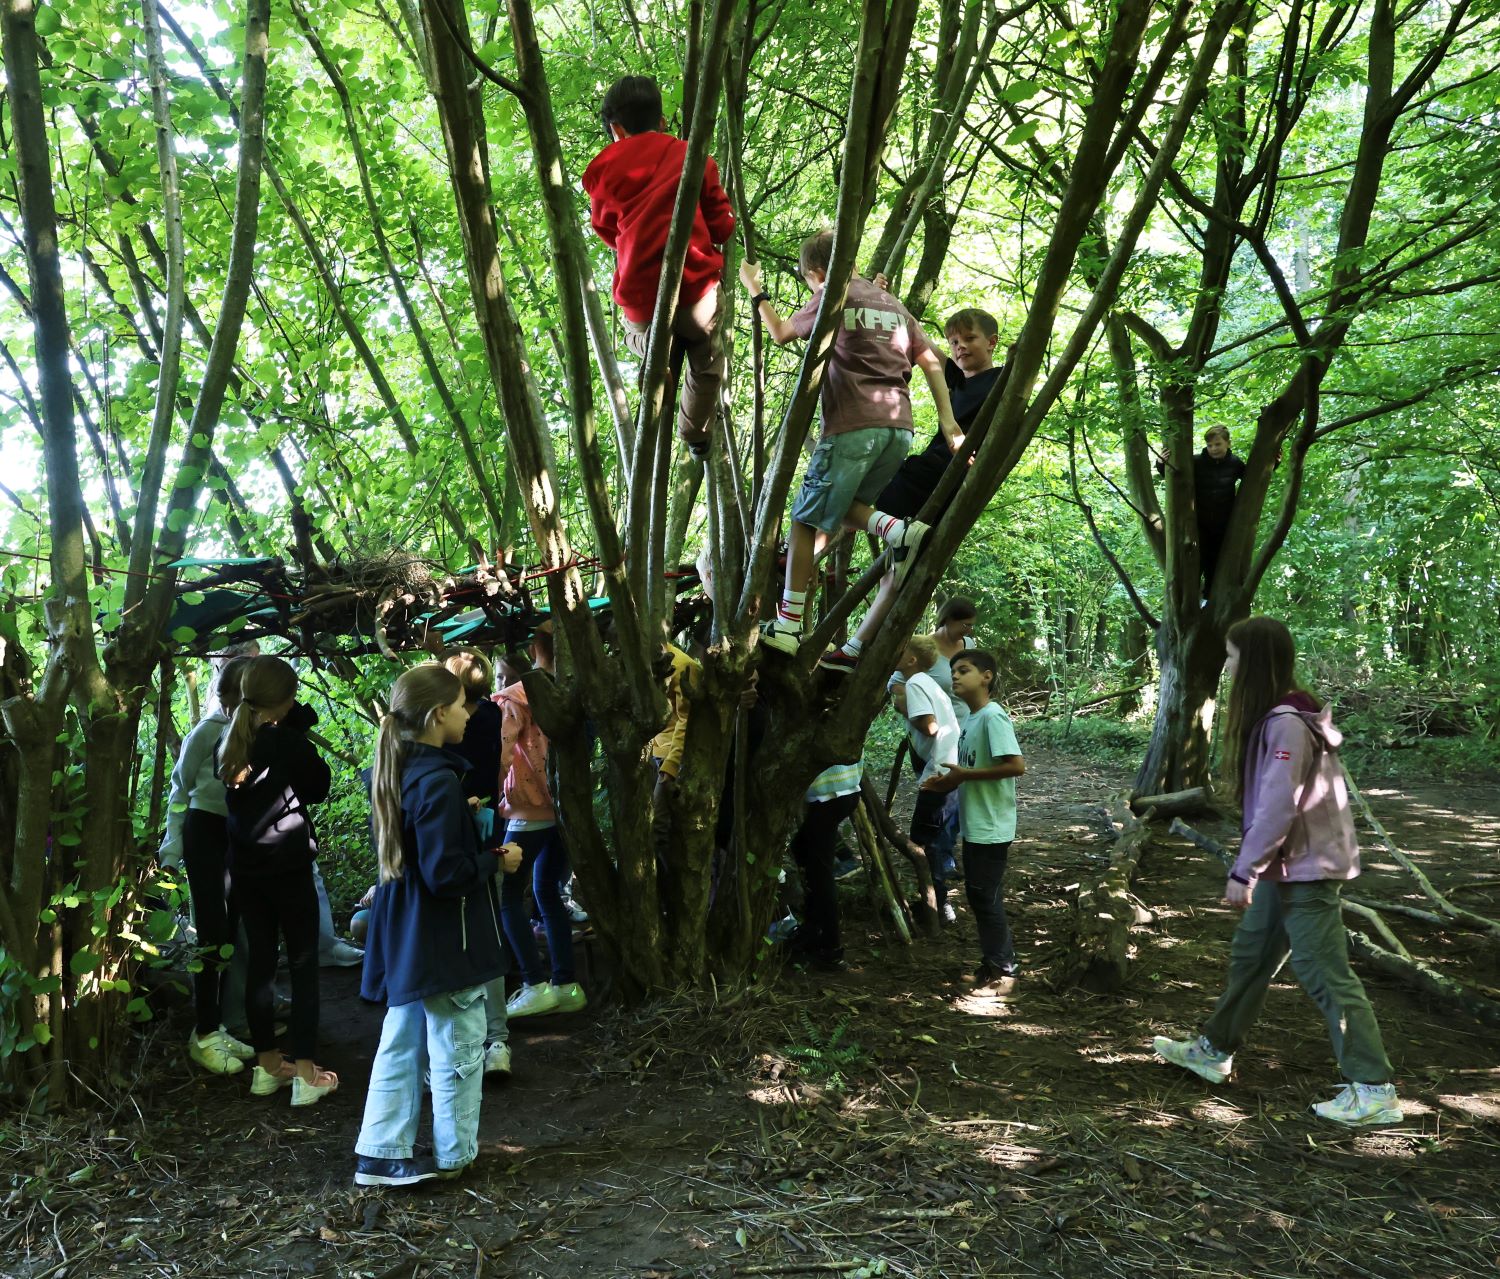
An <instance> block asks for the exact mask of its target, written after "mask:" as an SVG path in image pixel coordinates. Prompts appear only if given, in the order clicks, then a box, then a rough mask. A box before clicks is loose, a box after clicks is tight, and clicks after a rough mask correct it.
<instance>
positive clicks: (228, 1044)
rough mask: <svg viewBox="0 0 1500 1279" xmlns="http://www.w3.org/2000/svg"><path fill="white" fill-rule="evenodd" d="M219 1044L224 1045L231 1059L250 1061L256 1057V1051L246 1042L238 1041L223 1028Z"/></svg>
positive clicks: (220, 1032) (221, 1027) (220, 1028)
mask: <svg viewBox="0 0 1500 1279" xmlns="http://www.w3.org/2000/svg"><path fill="white" fill-rule="evenodd" d="M219 1042H220V1043H222V1044H223V1045H224V1047H225V1049H226V1050H227V1051H228V1053H229V1055H230V1056H231V1057H238V1058H239V1059H240V1060H241V1061H249V1060H250V1059H251V1058H252V1057H254V1056H255V1049H253V1048H252V1047H250V1045H249V1044H247V1043H245V1042H244V1040H242V1039H236V1038H235V1037H234V1036H233V1035H231V1034H230V1033H229V1032H228V1031H227V1030H225V1029H224V1027H223V1026H220V1027H219Z"/></svg>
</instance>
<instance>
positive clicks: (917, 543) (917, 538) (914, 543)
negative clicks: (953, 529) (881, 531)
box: [890, 520, 932, 586]
mask: <svg viewBox="0 0 1500 1279" xmlns="http://www.w3.org/2000/svg"><path fill="white" fill-rule="evenodd" d="M931 531H932V530H931V528H929V527H928V526H927V525H926V524H923V523H922V521H921V520H907V521H906V523H905V524H903V525H902V527H901V530H900V532H898V533H897V534H896V535H895V536H894V537H893V538H892V539H891V542H890V547H891V558H892V560H894V561H895V565H896V585H897V586H900V585H901V583H902V582H904V581H906V575H907V574H908V573H910V572H911V570H912V565H913V564H915V563H916V562H917V552H918V551H920V550H921V549H922V541H923V539H924V538H925V537H926V536H927V534H928V533H930V532H931Z"/></svg>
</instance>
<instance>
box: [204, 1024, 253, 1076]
mask: <svg viewBox="0 0 1500 1279" xmlns="http://www.w3.org/2000/svg"><path fill="white" fill-rule="evenodd" d="M226 1039H228V1036H227V1035H225V1034H224V1033H223V1032H222V1031H218V1030H215V1031H211V1032H210V1033H208V1034H207V1035H204V1036H203V1037H202V1038H199V1036H198V1034H197V1033H196V1032H194V1033H193V1034H191V1035H189V1036H188V1056H189V1057H191V1058H192V1059H193V1060H194V1061H196V1062H197V1063H198V1064H199V1065H200V1066H202V1067H203V1069H204V1070H206V1071H208V1072H209V1073H210V1074H214V1075H237V1074H239V1073H240V1071H242V1070H244V1069H245V1063H244V1062H243V1061H242V1060H241V1059H240V1057H239V1055H238V1054H237V1053H234V1052H231V1051H230V1048H229V1044H230V1043H234V1044H239V1046H240V1047H241V1048H243V1047H244V1046H245V1045H244V1044H240V1042H239V1040H237V1039H233V1040H229V1042H228V1043H226V1042H225V1040H226ZM250 1055H251V1056H252V1057H253V1056H254V1055H255V1053H254V1051H253V1050H252V1051H251V1053H250Z"/></svg>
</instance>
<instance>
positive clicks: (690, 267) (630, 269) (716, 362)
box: [583, 76, 734, 457]
mask: <svg viewBox="0 0 1500 1279" xmlns="http://www.w3.org/2000/svg"><path fill="white" fill-rule="evenodd" d="M599 114H600V115H601V116H602V117H603V119H604V127H605V129H606V130H607V131H608V132H609V135H610V137H611V139H612V141H611V142H610V144H609V145H608V146H607V147H605V148H604V150H603V151H601V152H599V154H598V155H596V156H595V157H594V159H593V161H592V162H591V163H590V164H589V167H588V168H587V169H585V170H584V174H583V189H584V190H585V191H587V192H588V194H589V217H590V220H591V221H592V222H593V224H594V230H595V231H597V232H598V233H599V238H600V239H602V240H603V241H604V243H605V244H607V245H609V247H610V248H612V249H613V250H614V251H615V278H614V287H613V293H614V299H615V303H616V305H618V306H619V308H620V317H621V319H622V320H623V322H624V325H625V343H626V345H627V346H629V348H630V349H631V351H633V352H634V353H635V354H636V355H637V356H640V357H642V358H644V356H645V354H646V335H647V332H648V331H649V329H650V327H651V315H652V311H653V310H654V308H655V306H656V290H657V286H658V285H659V284H660V282H661V263H662V254H663V253H664V252H665V250H666V247H667V232H668V230H669V229H670V227H671V225H672V207H673V205H674V204H675V203H676V202H677V187H678V184H679V183H680V182H681V181H682V162H683V158H684V156H685V155H686V153H687V143H686V142H685V141H684V140H683V139H681V138H674V137H673V136H672V135H671V134H669V133H668V132H667V131H666V129H667V121H666V117H665V116H663V115H662V107H661V90H660V89H659V88H658V87H657V84H656V81H655V80H653V79H651V78H650V77H649V76H625V77H624V78H623V79H620V80H617V81H615V83H614V84H613V85H612V86H611V87H610V90H609V92H608V93H606V94H605V95H604V103H603V105H602V106H601V107H600V110H599ZM733 234H734V213H733V211H732V210H731V209H730V206H729V197H728V196H727V195H726V194H725V193H724V188H723V187H722V186H720V185H719V167H718V165H716V164H715V163H714V162H713V157H711V156H710V157H709V159H708V163H707V164H706V166H705V167H704V170H703V188H702V190H701V191H700V192H699V195H698V209H697V212H696V213H695V214H694V215H693V234H692V238H691V240H689V242H688V251H687V261H686V263H685V264H684V266H683V269H682V287H681V289H680V290H679V291H678V294H677V317H676V322H675V323H674V324H673V326H672V335H673V337H674V338H675V339H676V341H677V344H678V345H680V347H681V349H682V353H683V356H684V358H685V362H686V365H687V373H686V376H685V377H684V378H683V383H682V398H681V401H680V403H679V405H678V416H677V433H678V435H680V436H681V437H682V439H683V440H684V441H685V442H686V444H687V445H688V447H689V448H690V449H691V450H692V451H693V453H694V454H696V455H697V456H699V457H702V456H703V455H704V454H706V453H707V452H708V434H709V432H708V427H709V423H710V422H711V421H712V420H713V415H714V411H715V409H716V408H717V406H718V400H719V385H720V383H721V382H722V381H723V379H724V347H723V343H722V342H721V340H720V331H719V325H720V315H719V305H720V294H719V276H720V274H721V272H722V271H723V269H724V255H723V254H722V253H720V252H719V250H718V248H717V247H716V246H717V245H721V244H725V243H727V242H728V240H729V237H730V236H731V235H733Z"/></svg>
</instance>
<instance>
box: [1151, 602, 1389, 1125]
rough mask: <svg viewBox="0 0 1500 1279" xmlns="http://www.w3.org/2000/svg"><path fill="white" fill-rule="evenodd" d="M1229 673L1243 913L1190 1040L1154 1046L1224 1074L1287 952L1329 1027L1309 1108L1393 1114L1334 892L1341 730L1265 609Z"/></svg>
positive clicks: (1340, 822) (1353, 858)
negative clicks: (1333, 1077) (1302, 679)
mask: <svg viewBox="0 0 1500 1279" xmlns="http://www.w3.org/2000/svg"><path fill="white" fill-rule="evenodd" d="M1225 649H1226V653H1227V658H1228V660H1227V661H1226V662H1225V666H1224V669H1225V671H1226V673H1227V674H1228V675H1229V678H1230V679H1231V681H1232V683H1231V685H1230V690H1229V716H1228V724H1227V727H1226V729H1225V737H1226V739H1227V744H1228V749H1227V750H1226V752H1225V754H1226V763H1227V766H1228V768H1229V770H1230V772H1231V774H1232V776H1233V779H1234V790H1235V795H1236V796H1237V797H1239V798H1240V799H1241V800H1242V802H1243V805H1244V813H1245V815H1244V837H1243V839H1242V840H1241V842H1240V853H1239V857H1238V858H1236V860H1235V863H1234V867H1233V869H1232V870H1231V871H1230V872H1229V882H1228V883H1227V884H1226V885H1225V886H1224V900H1225V901H1226V902H1227V903H1228V904H1229V905H1230V906H1232V907H1233V908H1234V909H1236V910H1239V911H1243V912H1244V914H1243V915H1242V916H1241V918H1240V924H1239V927H1238V928H1237V929H1236V930H1235V934H1234V941H1233V943H1231V946H1230V952H1229V978H1228V981H1227V982H1226V984H1225V987H1224V993H1223V994H1222V995H1220V996H1219V1002H1218V1004H1217V1005H1216V1006H1215V1008H1214V1011H1213V1013H1212V1015H1211V1016H1210V1017H1209V1019H1208V1020H1207V1021H1206V1022H1205V1023H1204V1024H1203V1030H1202V1033H1201V1034H1200V1035H1199V1036H1198V1038H1196V1039H1180V1040H1172V1039H1168V1038H1167V1037H1166V1036H1164V1035H1163V1036H1158V1037H1157V1039H1156V1042H1155V1045H1154V1047H1155V1049H1156V1054H1157V1056H1159V1057H1161V1058H1163V1059H1164V1060H1166V1061H1169V1062H1171V1063H1172V1064H1173V1065H1176V1066H1181V1067H1182V1068H1183V1069H1184V1070H1190V1071H1192V1072H1193V1073H1194V1074H1195V1075H1198V1076H1200V1077H1201V1078H1203V1079H1207V1080H1208V1081H1209V1082H1210V1083H1224V1082H1225V1081H1227V1080H1228V1078H1229V1076H1230V1074H1231V1072H1232V1071H1233V1069H1234V1056H1233V1054H1234V1051H1235V1049H1237V1048H1238V1047H1239V1046H1240V1044H1241V1043H1243V1042H1244V1040H1245V1039H1246V1037H1247V1036H1248V1035H1249V1033H1250V1029H1251V1027H1252V1026H1253V1025H1254V1023H1255V1019H1256V1017H1257V1016H1258V1015H1259V1014H1260V1010H1261V1008H1262V1006H1263V1005H1264V1004H1265V1001H1266V992H1267V990H1268V989H1269V988H1270V985H1271V982H1272V980H1273V979H1274V978H1275V976H1276V974H1277V973H1278V972H1279V971H1280V970H1281V966H1282V964H1283V963H1284V962H1286V960H1287V958H1288V957H1290V959H1291V964H1292V972H1293V973H1295V974H1296V976H1297V980H1298V981H1299V982H1300V983H1301V985H1302V989H1303V990H1305V991H1306V992H1307V993H1308V994H1309V995H1310V996H1311V997H1312V999H1313V1000H1314V1002H1316V1003H1317V1005H1318V1008H1319V1011H1321V1012H1322V1014H1323V1017H1324V1020H1325V1021H1326V1022H1327V1023H1328V1034H1329V1038H1330V1039H1332V1041H1333V1052H1334V1056H1335V1057H1337V1058H1338V1064H1339V1070H1340V1072H1341V1073H1342V1074H1343V1076H1344V1079H1345V1081H1346V1082H1345V1085H1344V1087H1343V1088H1342V1089H1341V1090H1340V1091H1339V1093H1338V1095H1337V1096H1335V1097H1333V1098H1332V1099H1331V1100H1329V1101H1320V1102H1318V1103H1317V1104H1316V1105H1315V1106H1314V1107H1313V1111H1314V1112H1315V1113H1316V1114H1317V1115H1318V1116H1319V1117H1320V1118H1322V1119H1330V1120H1332V1121H1334V1122H1335V1123H1340V1124H1346V1125H1349V1126H1351V1127H1367V1126H1370V1125H1375V1124H1393V1123H1400V1122H1401V1118H1402V1115H1401V1104H1400V1102H1399V1101H1398V1100H1397V1099H1396V1088H1395V1085H1394V1084H1393V1083H1392V1082H1391V1063H1390V1060H1389V1059H1388V1058H1387V1057H1386V1055H1385V1046H1384V1044H1383V1043H1382V1042H1381V1037H1380V1026H1379V1025H1378V1024H1377V1022H1376V1020H1375V1011H1374V1009H1373V1008H1371V1006H1370V998H1369V996H1368V995H1366V994H1365V988H1364V986H1363V984H1361V982H1360V980H1359V978H1358V977H1357V976H1355V974H1354V971H1353V969H1351V968H1350V967H1349V944H1348V935H1347V933H1346V932H1345V930H1344V921H1343V916H1342V911H1341V909H1340V906H1339V893H1340V891H1341V889H1342V888H1343V885H1344V883H1345V881H1347V880H1351V879H1353V878H1355V876H1357V875H1358V874H1359V845H1358V843H1357V842H1356V840H1355V835H1354V821H1353V818H1352V816H1351V815H1350V812H1349V795H1348V788H1347V786H1346V785H1345V782H1344V773H1343V768H1342V766H1341V765H1340V764H1339V754H1338V751H1339V746H1340V745H1342V743H1343V740H1344V738H1343V734H1342V733H1340V732H1339V731H1338V729H1336V728H1335V727H1334V726H1333V717H1332V715H1331V714H1330V712H1329V708H1328V707H1327V706H1325V705H1323V704H1322V703H1320V702H1319V701H1318V699H1317V698H1315V697H1313V695H1312V694H1311V693H1309V692H1308V691H1307V690H1306V689H1304V688H1303V687H1302V686H1301V685H1300V684H1298V682H1297V670H1296V668H1297V646H1296V643H1295V641H1294V640H1293V639H1292V633H1291V632H1290V631H1289V630H1287V628H1286V626H1285V625H1284V624H1283V623H1281V622H1279V621H1277V620H1276V619H1275V618H1274V617H1248V618H1246V619H1245V620H1244V621H1241V622H1236V623H1235V624H1234V625H1233V626H1231V627H1230V628H1229V633H1228V635H1227V637H1226V643H1225Z"/></svg>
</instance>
